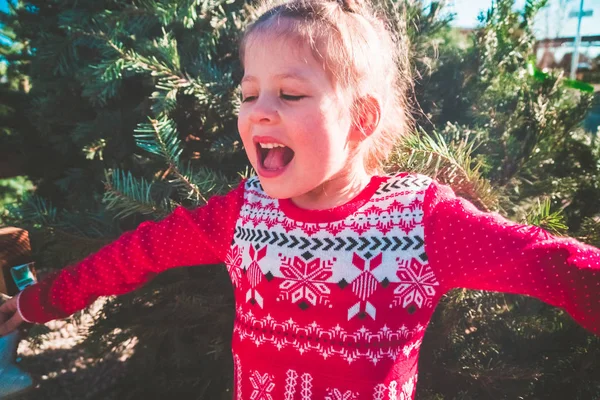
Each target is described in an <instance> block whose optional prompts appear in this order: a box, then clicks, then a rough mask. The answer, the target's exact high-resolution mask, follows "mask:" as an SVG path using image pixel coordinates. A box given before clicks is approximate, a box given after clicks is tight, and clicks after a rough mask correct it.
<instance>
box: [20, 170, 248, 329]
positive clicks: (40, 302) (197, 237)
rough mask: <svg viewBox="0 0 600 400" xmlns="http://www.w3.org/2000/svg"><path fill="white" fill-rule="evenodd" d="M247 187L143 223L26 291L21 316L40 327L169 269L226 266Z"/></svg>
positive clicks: (21, 296)
mask: <svg viewBox="0 0 600 400" xmlns="http://www.w3.org/2000/svg"><path fill="white" fill-rule="evenodd" d="M243 185H244V182H242V183H241V184H240V185H239V186H238V187H237V188H236V189H234V190H233V191H231V192H229V193H228V194H227V195H225V196H215V197H212V198H211V199H210V200H209V201H208V203H207V204H206V205H205V206H203V207H199V208H197V209H195V210H187V209H185V208H183V207H179V208H177V209H176V210H175V211H173V213H171V214H170V215H169V216H168V217H166V218H165V219H163V220H162V221H160V222H150V221H148V222H144V223H142V224H140V225H139V226H138V227H137V228H136V229H135V230H133V231H130V232H127V233H125V234H123V235H122V236H121V237H119V238H118V239H117V240H115V241H114V242H112V243H111V244H109V245H107V246H105V247H103V248H102V249H100V250H99V251H98V252H97V253H94V254H92V255H91V256H89V257H87V258H86V259H84V260H83V261H81V262H79V263H77V264H74V265H71V266H68V267H66V268H64V269H62V270H60V271H56V272H54V273H52V274H50V275H49V276H48V277H47V278H46V279H44V280H43V281H42V282H40V283H38V284H35V285H32V286H29V287H27V288H26V289H25V290H24V291H23V292H21V293H20V294H19V296H18V301H17V303H18V312H19V314H20V315H21V317H22V318H23V319H24V320H25V321H28V322H36V323H44V322H47V321H50V320H52V319H57V318H64V317H66V316H68V315H70V314H72V313H74V312H76V311H78V310H81V309H83V308H85V307H86V306H88V305H89V304H91V303H92V302H93V301H94V300H95V299H96V298H98V297H99V296H108V295H118V294H123V293H126V292H129V291H131V290H133V289H136V288H138V287H139V286H141V285H142V284H144V283H145V282H147V281H148V280H149V279H150V278H151V277H152V276H154V275H155V274H157V273H159V272H161V271H164V270H166V269H169V268H173V267H183V266H193V265H201V264H216V263H219V262H223V260H224V258H225V253H226V251H227V249H228V247H229V245H230V243H231V239H232V237H233V231H234V228H235V224H236V220H237V217H238V214H239V212H240V208H241V205H242V201H243V195H244V186H243Z"/></svg>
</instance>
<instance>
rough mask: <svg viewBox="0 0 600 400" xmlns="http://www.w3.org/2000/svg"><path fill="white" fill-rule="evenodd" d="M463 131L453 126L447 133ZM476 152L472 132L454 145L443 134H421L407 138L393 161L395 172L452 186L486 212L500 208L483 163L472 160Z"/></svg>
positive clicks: (412, 134)
mask: <svg viewBox="0 0 600 400" xmlns="http://www.w3.org/2000/svg"><path fill="white" fill-rule="evenodd" d="M460 129H461V128H459V127H457V126H453V125H451V124H449V125H448V126H447V127H446V129H445V134H446V135H448V134H450V133H452V134H458V133H460ZM473 151H474V142H472V141H469V138H468V132H467V136H465V137H464V138H462V139H459V140H458V142H457V143H453V145H452V146H450V145H449V143H447V142H446V140H445V139H444V136H442V134H440V133H437V132H434V133H433V135H429V134H427V133H426V132H424V131H421V133H420V134H419V133H411V134H409V135H407V136H405V137H404V138H403V139H402V140H401V142H400V144H399V146H398V148H397V149H396V151H395V152H394V153H393V155H392V157H391V159H390V161H391V163H392V165H394V169H399V170H407V171H413V172H417V173H422V174H425V175H428V176H431V177H432V178H434V179H437V180H439V181H440V182H441V183H444V184H448V185H450V186H451V187H452V189H454V191H455V192H456V193H457V194H459V195H461V196H464V197H466V198H468V199H469V200H470V201H471V202H473V203H474V204H475V205H476V206H477V207H478V208H480V209H481V210H483V211H490V210H494V209H497V208H498V195H497V193H496V192H495V191H494V190H492V187H491V185H490V183H489V182H488V181H487V180H485V179H484V178H483V177H482V176H481V169H482V167H483V162H482V161H481V160H474V159H473V158H472V156H471V155H472V153H473Z"/></svg>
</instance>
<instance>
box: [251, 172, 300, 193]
mask: <svg viewBox="0 0 600 400" xmlns="http://www.w3.org/2000/svg"><path fill="white" fill-rule="evenodd" d="M258 179H259V180H260V185H261V186H262V188H263V190H264V191H265V193H266V194H267V195H269V197H272V198H274V199H289V198H292V197H295V196H298V195H299V193H296V191H294V190H293V189H291V188H287V187H285V186H287V185H281V184H278V183H275V182H269V179H262V178H261V177H260V175H259V177H258Z"/></svg>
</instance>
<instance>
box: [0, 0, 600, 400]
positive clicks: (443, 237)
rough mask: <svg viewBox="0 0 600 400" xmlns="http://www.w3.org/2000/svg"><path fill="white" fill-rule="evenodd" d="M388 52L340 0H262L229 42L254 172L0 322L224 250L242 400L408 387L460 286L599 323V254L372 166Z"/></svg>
mask: <svg viewBox="0 0 600 400" xmlns="http://www.w3.org/2000/svg"><path fill="white" fill-rule="evenodd" d="M397 49H398V45H397V43H394V41H393V40H392V39H391V35H390V33H389V32H388V30H386V27H385V25H384V24H383V23H382V22H380V20H379V19H377V18H376V17H374V15H373V13H372V12H370V11H369V9H368V7H367V6H366V5H364V4H357V3H354V2H353V1H351V0H340V1H338V2H335V1H325V0H292V1H291V2H288V3H285V4H283V5H279V6H276V7H274V8H271V9H269V10H268V11H266V12H265V13H264V14H263V15H262V16H261V17H260V18H259V19H258V20H257V21H256V22H255V23H254V24H253V25H252V26H251V27H250V28H249V30H248V31H247V32H246V34H245V36H244V38H243V40H242V43H241V59H242V61H243V64H244V78H243V79H242V82H241V87H242V95H243V102H242V105H241V108H240V111H239V124H238V126H239V132H240V135H241V138H242V141H243V143H244V146H245V148H246V152H247V154H248V157H249V159H250V162H251V164H252V166H253V167H254V169H255V170H256V171H257V173H258V177H255V178H251V179H248V180H245V181H243V182H242V183H241V184H240V185H239V186H238V187H237V188H236V189H234V190H233V191H231V192H230V193H229V194H227V195H225V196H222V197H214V198H212V199H211V200H210V201H209V202H208V204H207V205H206V206H204V207H201V208H197V209H195V210H186V209H184V208H178V209H176V210H175V211H174V212H173V213H172V214H171V215H170V216H169V217H167V218H165V219H164V220H163V221H161V222H158V223H155V222H145V223H143V224H141V225H140V226H139V227H138V228H137V229H136V230H135V231H132V232H128V233H126V234H124V235H123V236H122V237H121V238H119V239H118V240H116V241H115V242H114V243H112V244H110V245H108V246H106V247H105V248H103V249H101V250H100V251H99V252H97V253H96V254H93V255H91V256H90V257H88V258H86V259H85V260H84V261H82V262H80V263H78V264H76V265H72V266H70V267H68V268H65V269H64V270H62V271H59V272H56V273H54V274H53V275H52V276H50V277H48V278H47V279H46V280H44V281H43V282H41V283H39V284H37V285H34V286H30V287H28V288H27V289H25V290H24V291H23V292H22V293H21V294H20V295H19V296H18V298H15V299H12V300H11V301H10V302H9V303H7V304H6V305H5V306H3V307H2V308H0V312H2V313H3V314H2V315H4V317H3V319H2V322H3V324H1V325H0V333H2V334H5V333H6V332H7V331H10V330H13V329H15V327H16V326H18V325H19V324H20V323H21V322H22V321H29V322H36V323H44V322H46V321H49V320H51V319H55V318H63V317H66V316H68V315H69V314H72V313H74V312H75V311H77V310H80V309H82V308H84V307H86V306H87V305H88V304H90V303H91V302H92V301H93V300H94V299H96V298H97V297H98V296H103V295H115V294H121V293H125V292H128V291H131V290H133V289H135V288H137V287H139V286H140V285H141V284H143V283H144V282H146V281H147V280H148V279H150V277H152V276H153V275H154V274H156V273H159V272H161V271H164V270H166V269H168V268H171V267H177V266H193V265H199V264H214V263H218V262H224V263H225V264H226V266H227V269H228V271H229V274H230V277H231V282H232V284H233V286H234V290H235V299H236V310H237V312H236V318H235V326H234V335H233V343H232V346H233V359H234V366H235V371H234V381H235V399H239V400H241V399H253V400H266V399H269V400H272V399H276V400H280V399H284V400H291V399H296V400H309V399H311V400H323V399H327V400H334V399H336V400H341V399H344V400H351V399H361V400H382V399H386V400H391V399H412V398H413V397H414V393H415V385H416V382H417V358H418V354H419V348H420V345H421V341H422V338H423V335H424V332H425V327H426V326H427V323H428V322H429V320H430V318H431V315H432V313H433V311H434V308H435V306H436V304H437V303H438V301H439V300H440V298H441V297H442V296H443V295H444V294H445V293H446V292H447V291H448V290H450V289H452V288H457V287H461V288H471V289H484V290H494V291H504V292H511V293H523V294H528V295H532V296H536V297H538V298H540V299H542V300H544V301H546V302H549V303H550V304H553V305H555V306H559V307H563V308H565V309H566V310H567V311H568V312H569V313H570V314H571V315H572V316H573V317H574V318H575V319H576V320H577V321H578V322H579V323H580V324H581V325H583V326H584V327H586V328H587V329H589V330H591V331H592V332H595V333H597V334H600V251H599V250H597V249H595V248H593V247H590V246H586V245H583V244H580V243H578V242H576V241H575V240H572V239H566V238H555V237H553V236H551V235H549V234H548V233H546V232H544V231H543V230H541V229H539V228H535V227H529V226H522V225H517V224H514V223H512V222H509V221H507V220H506V219H503V218H502V217H500V216H499V215H497V214H485V213H482V212H479V211H478V210H477V209H475V207H473V206H472V205H471V204H469V203H468V202H467V201H465V200H462V199H460V198H457V197H455V195H454V194H453V192H452V191H451V190H450V189H449V188H448V187H446V186H442V185H439V184H437V183H436V182H435V181H433V180H432V179H430V178H428V177H426V176H422V175H416V174H407V173H400V174H397V175H395V176H385V175H382V174H380V173H379V171H380V167H381V163H382V162H383V161H384V160H385V158H386V156H387V154H388V153H389V151H390V149H391V146H392V144H393V142H394V140H395V138H396V137H397V136H398V135H400V134H401V133H402V132H403V131H405V130H406V129H408V128H409V118H408V117H406V116H405V109H406V107H404V103H405V102H404V93H405V87H404V86H406V83H405V82H404V83H403V81H402V78H401V77H400V76H399V74H398V73H397V72H396V71H398V67H397V65H398V64H397V63H398V62H402V61H403V60H402V59H398V57H397ZM404 61H405V60H404ZM15 311H17V312H15ZM11 313H14V316H12V318H10V319H8V317H9V314H11Z"/></svg>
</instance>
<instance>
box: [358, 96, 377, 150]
mask: <svg viewBox="0 0 600 400" xmlns="http://www.w3.org/2000/svg"><path fill="white" fill-rule="evenodd" d="M355 104H356V106H355V107H354V110H355V111H354V112H355V113H356V115H355V118H354V120H355V121H356V122H355V124H354V127H353V129H352V139H354V140H357V141H362V140H364V139H366V138H367V137H369V136H371V134H372V133H373V132H375V130H376V129H377V127H378V126H379V122H380V118H381V106H380V104H379V100H377V99H376V98H375V97H373V96H371V95H366V96H363V97H360V98H358V99H357V100H356V103H355Z"/></svg>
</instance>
